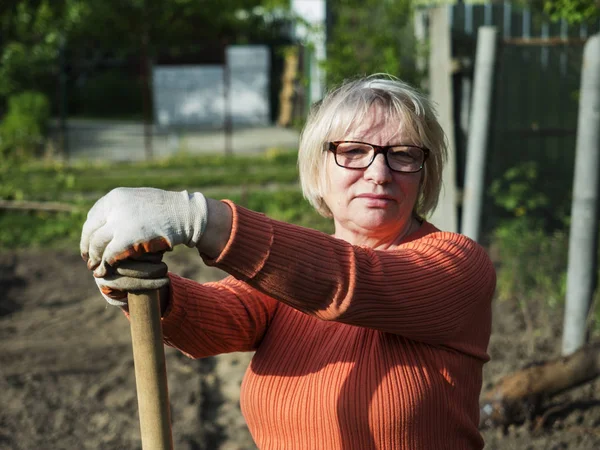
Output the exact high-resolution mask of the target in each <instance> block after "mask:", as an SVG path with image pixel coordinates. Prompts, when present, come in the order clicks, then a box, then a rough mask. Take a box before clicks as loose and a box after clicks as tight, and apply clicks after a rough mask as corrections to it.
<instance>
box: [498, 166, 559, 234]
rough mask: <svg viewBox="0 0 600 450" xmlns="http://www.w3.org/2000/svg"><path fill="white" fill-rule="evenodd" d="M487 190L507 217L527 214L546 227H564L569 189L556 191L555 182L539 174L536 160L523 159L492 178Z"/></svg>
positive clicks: (532, 219) (525, 215)
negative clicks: (499, 175) (497, 176)
mask: <svg viewBox="0 0 600 450" xmlns="http://www.w3.org/2000/svg"><path fill="white" fill-rule="evenodd" d="M489 194H490V196H491V197H492V198H493V201H494V203H495V204H496V205H497V206H498V207H500V208H501V209H502V210H504V211H505V212H506V213H508V216H509V217H527V218H528V219H529V220H530V221H531V222H532V223H534V222H535V223H536V224H537V226H540V227H543V228H545V229H547V230H553V229H561V228H564V226H565V224H566V223H567V220H568V219H567V218H568V214H569V205H570V198H569V197H570V196H569V191H566V192H565V191H564V190H563V191H561V192H558V193H557V192H556V183H555V182H554V180H553V179H548V178H547V177H545V176H542V175H541V174H540V170H539V165H538V163H537V162H533V161H526V162H523V163H521V164H519V165H518V166H515V167H511V168H510V169H508V170H507V171H506V172H505V173H504V174H503V175H502V177H500V178H498V179H496V180H494V181H492V183H491V185H490V189H489Z"/></svg>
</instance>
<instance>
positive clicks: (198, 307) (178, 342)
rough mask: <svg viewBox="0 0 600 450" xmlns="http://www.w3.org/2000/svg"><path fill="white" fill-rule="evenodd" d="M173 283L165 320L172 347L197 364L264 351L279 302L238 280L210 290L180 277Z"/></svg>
mask: <svg viewBox="0 0 600 450" xmlns="http://www.w3.org/2000/svg"><path fill="white" fill-rule="evenodd" d="M169 278H170V280H171V288H170V292H169V303H168V306H167V309H166V311H165V312H164V315H163V318H162V328H163V334H164V338H165V343H166V344H167V345H169V346H171V347H174V348H177V349H178V350H180V351H182V352H183V353H185V354H187V355H188V356H190V357H193V358H203V357H207V356H212V355H216V354H220V353H230V352H236V351H252V350H255V349H256V348H257V347H258V344H259V343H260V341H261V340H262V338H263V336H264V333H265V331H266V330H267V328H268V325H269V323H270V321H271V319H272V318H273V315H274V314H275V310H276V308H277V304H278V303H277V301H275V300H273V299H271V298H269V297H267V296H265V295H263V294H261V293H260V292H258V291H256V290H255V289H253V288H252V287H250V286H248V285H247V284H245V283H243V282H241V281H239V280H236V279H234V278H233V277H228V278H226V279H224V280H221V281H219V282H214V283H205V284H199V283H197V282H195V281H191V280H188V279H185V278H181V277H179V276H177V275H174V274H169Z"/></svg>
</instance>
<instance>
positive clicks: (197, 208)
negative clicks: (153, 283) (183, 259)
mask: <svg viewBox="0 0 600 450" xmlns="http://www.w3.org/2000/svg"><path fill="white" fill-rule="evenodd" d="M207 220H208V218H207V204H206V199H205V198H204V196H203V195H202V194H200V193H194V194H189V193H188V192H187V191H183V192H169V191H163V190H161V189H153V188H117V189H113V190H112V191H110V192H109V193H108V194H106V195H105V196H104V197H102V198H101V199H100V200H98V201H97V202H96V204H95V205H94V206H93V207H92V209H91V210H90V211H89V213H88V217H87V220H86V222H85V224H84V225H83V230H82V233H81V242H80V250H81V255H82V256H83V258H84V259H85V260H86V261H87V264H88V268H90V269H91V270H94V275H95V276H96V277H98V278H102V277H105V276H106V275H107V274H108V273H109V272H110V267H112V266H115V267H116V265H118V262H119V261H123V260H125V259H129V258H137V257H139V256H140V255H143V254H145V253H153V252H162V251H165V250H171V249H172V248H173V247H174V246H176V245H178V244H185V245H187V246H188V247H195V246H196V245H197V244H198V241H199V240H200V238H201V236H202V233H203V232H204V230H205V228H206V223H207Z"/></svg>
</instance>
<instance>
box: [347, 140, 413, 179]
mask: <svg viewBox="0 0 600 450" xmlns="http://www.w3.org/2000/svg"><path fill="white" fill-rule="evenodd" d="M374 153H375V149H374V148H373V147H372V146H371V145H368V144H360V143H355V142H340V143H339V144H338V145H337V148H336V151H335V156H336V162H337V163H338V164H339V165H340V166H342V167H346V168H349V169H364V168H366V167H368V166H369V165H370V164H371V163H372V161H373V159H374ZM385 156H386V158H387V162H388V165H389V166H390V168H391V169H392V170H396V171H398V172H417V171H419V170H420V169H421V168H422V167H423V162H424V160H425V153H424V152H423V150H422V149H420V148H418V147H410V146H402V145H399V146H395V147H387V151H386V152H385Z"/></svg>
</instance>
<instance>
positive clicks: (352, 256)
mask: <svg viewBox="0 0 600 450" xmlns="http://www.w3.org/2000/svg"><path fill="white" fill-rule="evenodd" d="M230 206H232V208H233V211H234V217H233V230H232V234H231V237H230V240H229V242H228V244H227V246H226V248H225V249H224V251H223V252H222V254H221V255H220V257H219V258H218V259H217V260H214V261H208V260H206V262H207V263H209V264H213V265H216V266H218V267H220V268H222V269H224V270H225V271H227V272H229V273H230V274H232V275H233V276H231V277H228V278H226V279H224V280H222V281H219V282H214V283H207V284H198V283H196V282H193V281H190V280H186V279H184V278H180V277H178V276H176V275H173V274H171V275H170V276H171V282H172V284H171V292H172V297H171V304H170V306H169V308H168V310H167V312H166V314H165V316H164V317H163V332H164V335H165V342H166V343H167V344H168V345H170V346H173V347H176V348H178V349H180V350H181V351H182V352H184V353H186V354H187V355H189V356H191V357H194V358H201V357H206V356H210V355H215V354H219V353H226V352H234V351H256V353H255V354H254V356H253V359H252V362H251V364H250V366H249V367H248V369H247V372H246V375H245V378H244V381H243V383H242V390H241V407H242V412H243V414H244V417H245V418H246V421H247V424H248V427H249V429H250V432H251V433H252V436H253V438H254V440H255V441H256V444H257V445H258V447H259V448H260V449H262V450H271V449H273V450H296V449H298V450H300V449H302V450H307V449H323V450H336V449H344V450H348V449H356V450H369V449H385V450H421V449H423V450H425V449H426V450H439V449H451V450H458V449H469V450H471V449H480V448H482V447H483V440H482V438H481V436H480V434H479V432H478V422H479V408H478V399H479V393H480V389H481V382H482V366H483V364H484V363H485V362H486V361H487V360H488V359H489V358H488V356H487V353H486V349H487V345H488V340H489V336H490V328H491V299H492V295H493V291H494V288H495V271H494V268H493V266H492V264H491V262H490V259H489V258H488V256H487V254H486V253H485V251H484V250H483V249H482V248H481V247H480V246H479V245H477V244H476V243H474V242H473V241H471V240H470V239H468V238H466V237H464V236H461V235H458V234H454V233H447V232H440V231H439V230H437V229H436V228H435V227H433V226H432V225H431V224H429V223H427V222H425V223H423V225H422V226H421V228H420V229H419V230H418V231H417V232H415V233H413V234H412V235H410V236H408V237H407V239H405V241H404V242H402V243H401V244H400V245H399V246H397V247H396V248H394V249H391V250H386V251H375V250H372V249H369V248H365V247H358V246H352V245H350V244H348V243H347V242H344V241H341V240H339V239H335V238H333V237H330V236H327V235H325V234H323V233H320V232H317V231H314V230H309V229H305V228H300V227H297V226H294V225H290V224H286V223H282V222H277V221H274V220H271V219H269V218H267V217H265V216H263V215H262V214H258V213H255V212H252V211H249V210H247V209H244V208H241V207H239V206H235V205H233V204H231V203H230Z"/></svg>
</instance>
